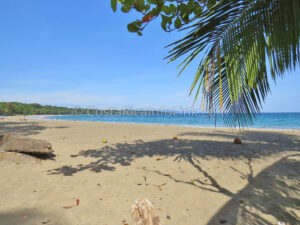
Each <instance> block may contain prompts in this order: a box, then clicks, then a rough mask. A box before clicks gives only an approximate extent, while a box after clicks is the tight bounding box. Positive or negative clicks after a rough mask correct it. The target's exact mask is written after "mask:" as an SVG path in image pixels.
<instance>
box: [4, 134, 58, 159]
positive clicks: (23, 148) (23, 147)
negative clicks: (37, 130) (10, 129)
mask: <svg viewBox="0 0 300 225" xmlns="http://www.w3.org/2000/svg"><path fill="white" fill-rule="evenodd" d="M0 149H1V150H3V151H9V152H22V153H31V154H39V155H46V154H51V153H53V149H52V146H51V144H50V143H49V142H47V141H43V140H37V139H32V138H27V137H22V136H18V135H14V134H4V133H0Z"/></svg>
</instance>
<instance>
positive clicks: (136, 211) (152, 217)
mask: <svg viewBox="0 0 300 225" xmlns="http://www.w3.org/2000/svg"><path fill="white" fill-rule="evenodd" d="M130 212H131V217H132V220H133V225H162V223H161V222H160V219H159V217H158V215H157V214H156V212H155V210H154V207H153V205H152V204H151V202H150V201H149V200H148V199H147V198H144V199H142V200H139V199H137V200H136V201H135V204H134V205H133V206H132V207H131V210H130Z"/></svg>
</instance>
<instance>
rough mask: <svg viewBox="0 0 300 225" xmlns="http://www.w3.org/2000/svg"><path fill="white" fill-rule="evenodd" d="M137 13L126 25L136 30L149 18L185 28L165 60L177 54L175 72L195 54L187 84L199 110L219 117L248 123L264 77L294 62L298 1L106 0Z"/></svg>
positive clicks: (265, 84) (297, 57) (257, 107)
mask: <svg viewBox="0 0 300 225" xmlns="http://www.w3.org/2000/svg"><path fill="white" fill-rule="evenodd" d="M118 3H119V5H120V6H121V11H122V12H124V13H128V12H130V11H132V10H135V11H138V12H140V13H141V17H140V18H137V19H136V20H135V21H133V22H132V23H130V24H128V26H127V28H128V30H129V31H130V32H135V33H137V34H139V35H142V31H143V30H144V29H145V27H146V26H147V25H148V24H149V23H150V22H151V21H152V20H154V19H159V18H160V19H161V27H162V29H163V30H165V31H167V32H169V31H173V30H180V31H186V34H185V36H184V37H183V38H182V39H180V40H178V41H176V42H174V43H171V44H170V45H169V46H168V47H169V48H170V54H169V55H168V56H167V57H166V58H167V59H169V62H172V61H175V60H177V59H179V58H181V57H185V59H184V60H183V61H182V62H181V63H180V64H179V68H180V72H179V74H181V73H182V72H183V71H184V69H185V68H186V67H187V66H188V65H189V64H190V63H191V62H192V61H193V60H195V59H197V60H198V58H196V57H197V56H198V55H199V54H200V53H203V54H204V55H203V56H202V57H201V58H200V59H199V66H198V68H197V69H196V72H195V78H194V81H193V82H192V85H191V90H190V93H192V92H193V91H195V101H196V100H197V99H198V96H199V94H202V97H201V99H202V101H201V107H202V109H203V110H205V111H208V112H210V111H215V110H220V111H222V112H224V118H225V122H226V123H227V124H228V125H232V126H248V125H250V124H251V123H252V122H253V118H254V117H255V115H256V113H258V112H260V111H261V109H262V105H263V103H264V101H265V98H266V96H267V94H269V93H270V85H269V82H270V80H273V81H277V79H278V77H282V75H283V74H284V73H285V72H287V71H292V70H295V68H296V67H299V65H300V54H299V44H300V1H299V0H231V1H227V0H146V1H145V0H111V6H112V9H113V10H114V11H116V10H117V5H118Z"/></svg>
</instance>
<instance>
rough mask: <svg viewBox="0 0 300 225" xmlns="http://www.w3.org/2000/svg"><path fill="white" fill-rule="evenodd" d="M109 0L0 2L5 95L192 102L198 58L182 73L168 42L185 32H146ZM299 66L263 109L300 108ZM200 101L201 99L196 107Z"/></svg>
mask: <svg viewBox="0 0 300 225" xmlns="http://www.w3.org/2000/svg"><path fill="white" fill-rule="evenodd" d="M136 16H137V15H136V14H123V13H121V12H117V13H114V12H113V11H112V10H111V8H110V0H89V1H84V0H43V1H41V0H26V1H25V0H11V1H0V29H1V35H0V77H1V86H0V101H21V102H37V103H41V104H52V105H66V106H83V107H88V106H95V107H120V106H122V105H128V106H148V105H151V106H153V107H159V106H161V105H165V106H170V107H171V106H176V107H179V106H184V107H188V106H191V105H192V103H193V97H189V96H188V93H189V88H190V85H191V82H192V79H193V76H194V71H195V68H196V63H194V64H192V65H191V67H190V68H189V69H188V70H187V71H186V72H185V73H184V74H183V75H182V76H181V77H179V78H178V79H176V75H177V71H176V66H177V65H178V64H179V61H178V62H175V63H171V64H168V65H167V61H166V60H163V58H164V57H165V56H166V55H167V53H168V50H167V49H165V48H164V46H166V45H167V44H169V43H171V42H172V41H175V40H177V39H179V38H180V37H182V36H183V35H184V33H182V32H173V33H165V32H163V31H162V29H161V28H160V25H159V23H157V22H156V23H153V24H150V25H149V26H148V27H147V29H146V30H145V32H144V35H143V37H139V36H137V35H136V34H132V33H129V32H128V31H127V29H126V25H127V24H128V23H129V22H131V21H133V20H134V19H136ZM299 73H300V70H299V69H298V70H297V71H296V72H293V73H288V74H286V76H285V79H283V80H279V81H278V83H277V86H275V85H274V84H272V95H270V96H269V97H268V98H267V101H266V104H265V105H264V111H265V112H300V101H299V99H300V89H299V83H300V76H298V75H299ZM198 105H199V103H198V104H197V103H196V106H198Z"/></svg>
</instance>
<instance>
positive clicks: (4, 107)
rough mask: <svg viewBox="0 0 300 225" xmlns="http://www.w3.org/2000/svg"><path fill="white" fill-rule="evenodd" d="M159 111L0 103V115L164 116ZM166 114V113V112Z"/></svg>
mask: <svg viewBox="0 0 300 225" xmlns="http://www.w3.org/2000/svg"><path fill="white" fill-rule="evenodd" d="M147 113H148V114H147ZM162 113H163V111H157V110H134V109H122V110H116V109H102V110H101V109H91V108H68V107H58V106H51V105H40V104H37V103H32V104H26V103H20V102H0V115H5V116H14V115H67V114H68V115H74V114H77V115H79V114H96V115H120V116H121V115H150V114H152V115H154V114H157V115H158V114H162ZM165 113H166V112H165Z"/></svg>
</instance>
